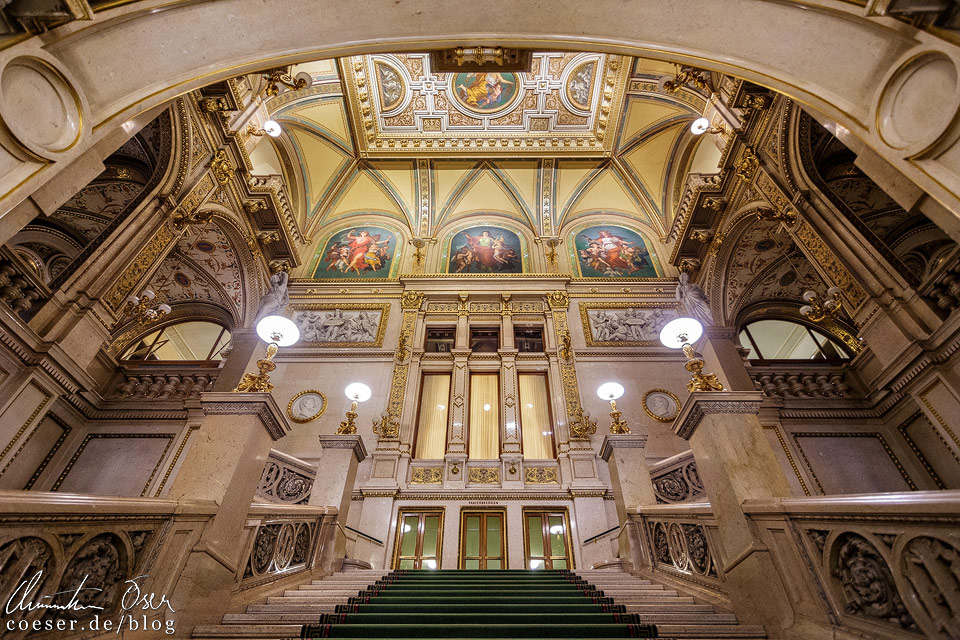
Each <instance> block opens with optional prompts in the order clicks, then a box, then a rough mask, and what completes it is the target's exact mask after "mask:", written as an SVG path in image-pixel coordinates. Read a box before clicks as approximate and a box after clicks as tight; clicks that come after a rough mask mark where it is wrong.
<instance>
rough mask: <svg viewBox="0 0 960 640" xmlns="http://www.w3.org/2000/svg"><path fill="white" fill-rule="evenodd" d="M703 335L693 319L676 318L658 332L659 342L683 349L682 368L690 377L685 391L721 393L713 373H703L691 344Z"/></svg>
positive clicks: (721, 389)
mask: <svg viewBox="0 0 960 640" xmlns="http://www.w3.org/2000/svg"><path fill="white" fill-rule="evenodd" d="M702 335H703V325H701V324H700V323H699V322H697V321H696V320H694V319H693V318H676V319H674V320H671V321H670V322H668V323H667V324H666V325H664V327H663V329H661V330H660V342H661V343H662V344H663V346H665V347H669V348H671V349H683V355H685V356H687V364H686V365H684V368H685V369H686V370H687V371H689V372H690V373H691V375H692V377H691V378H690V381H689V382H687V390H688V391H690V392H691V393H692V392H694V391H723V385H722V384H720V380H718V379H717V375H716V374H715V373H704V372H703V364H704V363H703V360H702V359H701V358H698V357H697V353H696V351H694V350H693V345H692V344H691V343H693V342H696V341H697V340H699V339H700V336H702Z"/></svg>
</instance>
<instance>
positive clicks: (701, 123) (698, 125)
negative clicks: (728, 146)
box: [690, 117, 727, 136]
mask: <svg viewBox="0 0 960 640" xmlns="http://www.w3.org/2000/svg"><path fill="white" fill-rule="evenodd" d="M690 133H692V134H693V135H695V136H702V135H703V134H705V133H719V134H720V135H725V134H726V133H727V127H726V125H724V124H723V123H722V122H720V123H717V126H715V127H711V126H710V120H708V119H707V118H702V117H701V118H697V119H696V120H694V121H693V122H692V123H690Z"/></svg>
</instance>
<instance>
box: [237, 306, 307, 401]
mask: <svg viewBox="0 0 960 640" xmlns="http://www.w3.org/2000/svg"><path fill="white" fill-rule="evenodd" d="M257 335H258V336H260V339H261V340H263V341H264V342H266V343H267V355H266V357H264V358H261V359H260V360H257V369H258V370H259V371H260V373H245V374H243V379H242V380H240V384H238V385H237V388H236V389H234V390H233V391H234V393H238V392H241V391H249V392H251V393H270V392H271V391H273V383H272V382H270V372H271V371H273V370H274V369H276V368H277V365H276V363H275V362H274V361H273V356H275V355H277V350H278V349H279V348H280V347H289V346H290V345H292V344H296V343H297V341H298V340H300V329H298V328H297V325H296V324H294V322H293V321H292V320H290V319H289V318H285V317H283V316H266V317H265V318H263V319H262V320H260V322H258V323H257Z"/></svg>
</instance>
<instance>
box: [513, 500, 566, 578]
mask: <svg viewBox="0 0 960 640" xmlns="http://www.w3.org/2000/svg"><path fill="white" fill-rule="evenodd" d="M523 540H524V546H525V547H526V548H525V560H526V568H528V569H573V568H574V567H573V562H572V559H571V557H570V527H569V525H568V524H567V511H566V509H562V510H552V511H540V510H529V511H528V510H526V509H524V511H523Z"/></svg>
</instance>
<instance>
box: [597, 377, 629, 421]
mask: <svg viewBox="0 0 960 640" xmlns="http://www.w3.org/2000/svg"><path fill="white" fill-rule="evenodd" d="M597 396H599V397H600V398H602V399H603V400H609V401H610V433H630V427H628V426H627V422H626V420H623V419H622V418H621V416H622V415H623V414H622V413H621V412H620V411H618V410H617V398H619V397H621V396H623V385H621V384H619V383H617V382H604V383H603V384H602V385H600V386H599V387H597Z"/></svg>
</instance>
